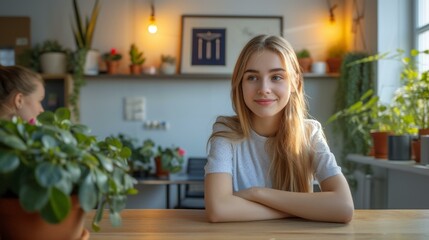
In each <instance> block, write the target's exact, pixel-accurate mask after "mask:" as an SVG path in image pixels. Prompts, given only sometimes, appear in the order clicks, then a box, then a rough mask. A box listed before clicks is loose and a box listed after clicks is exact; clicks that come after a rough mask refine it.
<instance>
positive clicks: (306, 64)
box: [298, 57, 313, 73]
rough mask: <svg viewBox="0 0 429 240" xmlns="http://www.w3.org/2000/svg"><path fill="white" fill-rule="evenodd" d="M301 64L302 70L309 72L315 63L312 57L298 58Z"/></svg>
mask: <svg viewBox="0 0 429 240" xmlns="http://www.w3.org/2000/svg"><path fill="white" fill-rule="evenodd" d="M298 63H299V66H300V67H301V70H302V72H304V73H308V72H310V71H311V64H312V63H313V59H312V58H309V57H307V58H298Z"/></svg>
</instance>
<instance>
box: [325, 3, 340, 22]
mask: <svg viewBox="0 0 429 240" xmlns="http://www.w3.org/2000/svg"><path fill="white" fill-rule="evenodd" d="M327 2H328V9H329V21H330V22H331V23H334V22H335V15H334V10H335V8H337V7H338V5H337V4H334V5H332V4H331V1H330V0H327Z"/></svg>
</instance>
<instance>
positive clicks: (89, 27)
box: [72, 0, 100, 50]
mask: <svg viewBox="0 0 429 240" xmlns="http://www.w3.org/2000/svg"><path fill="white" fill-rule="evenodd" d="M73 10H74V11H73V12H74V18H75V21H76V22H75V24H74V25H73V26H72V29H73V34H74V39H75V42H76V46H77V47H78V48H79V49H82V48H85V49H87V50H89V49H91V47H92V39H93V37H94V31H95V25H96V23H97V18H98V14H99V13H100V4H99V0H96V1H95V3H94V7H93V8H92V13H91V17H90V18H89V17H86V18H85V21H84V23H85V24H83V21H82V18H81V14H80V11H79V5H78V3H77V0H73Z"/></svg>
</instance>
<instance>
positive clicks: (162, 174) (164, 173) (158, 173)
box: [155, 157, 170, 177]
mask: <svg viewBox="0 0 429 240" xmlns="http://www.w3.org/2000/svg"><path fill="white" fill-rule="evenodd" d="M155 165H156V173H155V174H156V176H158V177H167V176H168V175H169V174H170V172H169V171H168V170H166V169H164V168H163V167H162V162H161V157H156V158H155Z"/></svg>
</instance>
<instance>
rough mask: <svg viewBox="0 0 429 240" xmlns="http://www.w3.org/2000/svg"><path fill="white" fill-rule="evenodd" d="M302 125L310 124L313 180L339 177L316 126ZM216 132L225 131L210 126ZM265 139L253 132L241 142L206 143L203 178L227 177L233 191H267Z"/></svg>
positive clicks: (339, 171)
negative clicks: (313, 147) (222, 175)
mask: <svg viewBox="0 0 429 240" xmlns="http://www.w3.org/2000/svg"><path fill="white" fill-rule="evenodd" d="M305 123H306V124H311V125H312V129H313V131H312V133H311V137H310V139H311V142H312V144H313V145H314V146H315V154H314V170H315V171H314V178H315V179H316V180H317V181H319V182H322V181H323V180H325V179H327V178H328V177H331V176H335V175H338V174H342V173H341V168H340V167H339V166H338V165H337V162H336V160H335V156H334V154H332V153H331V151H330V149H329V146H328V144H327V143H326V140H325V137H324V135H323V130H322V126H321V125H320V123H319V122H318V121H316V120H311V119H307V120H305ZM220 130H227V128H226V127H225V126H224V125H221V124H215V125H214V126H213V132H217V131H220ZM267 139H268V138H266V137H263V136H260V135H258V134H257V133H256V132H254V131H253V130H251V133H250V138H249V139H245V140H243V141H237V142H234V141H231V140H229V139H227V138H223V137H216V138H213V139H212V140H211V141H210V143H209V154H208V157H207V160H208V162H207V165H206V166H205V174H209V173H229V174H231V176H232V183H233V189H234V191H239V190H243V189H247V188H250V187H268V188H271V187H272V184H271V178H270V175H269V166H270V159H269V156H268V153H267V152H266V150H265V143H266V141H267Z"/></svg>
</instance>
